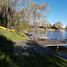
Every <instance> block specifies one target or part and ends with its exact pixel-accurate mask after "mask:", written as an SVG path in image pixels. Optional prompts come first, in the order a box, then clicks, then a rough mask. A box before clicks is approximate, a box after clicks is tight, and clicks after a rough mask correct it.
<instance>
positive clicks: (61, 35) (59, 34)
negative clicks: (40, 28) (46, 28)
mask: <svg viewBox="0 0 67 67" xmlns="http://www.w3.org/2000/svg"><path fill="white" fill-rule="evenodd" d="M48 37H49V39H54V40H58V39H59V40H65V39H67V32H66V31H64V32H56V31H55V32H48Z"/></svg>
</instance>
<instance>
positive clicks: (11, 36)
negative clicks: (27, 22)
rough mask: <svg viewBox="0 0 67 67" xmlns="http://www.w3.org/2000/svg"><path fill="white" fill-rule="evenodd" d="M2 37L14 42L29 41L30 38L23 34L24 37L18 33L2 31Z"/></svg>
mask: <svg viewBox="0 0 67 67" xmlns="http://www.w3.org/2000/svg"><path fill="white" fill-rule="evenodd" d="M0 35H3V36H5V37H6V38H7V39H9V40H12V41H21V40H27V39H29V37H28V36H26V35H25V34H23V35H22V36H21V35H19V34H17V33H16V32H9V31H8V30H3V29H0Z"/></svg>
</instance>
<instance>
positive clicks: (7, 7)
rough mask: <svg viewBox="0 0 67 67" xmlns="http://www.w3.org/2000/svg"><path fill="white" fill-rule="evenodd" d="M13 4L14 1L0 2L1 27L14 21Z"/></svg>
mask: <svg viewBox="0 0 67 67" xmlns="http://www.w3.org/2000/svg"><path fill="white" fill-rule="evenodd" d="M15 1H16V0H15ZM13 3H14V2H13V0H0V25H2V26H4V27H8V26H9V23H10V22H11V21H12V20H13V13H14V10H13Z"/></svg>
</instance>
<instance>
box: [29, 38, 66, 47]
mask: <svg viewBox="0 0 67 67" xmlns="http://www.w3.org/2000/svg"><path fill="white" fill-rule="evenodd" d="M29 43H31V44H32V45H35V44H37V45H40V46H67V41H58V40H49V39H44V40H31V41H29Z"/></svg>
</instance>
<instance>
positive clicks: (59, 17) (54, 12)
mask: <svg viewBox="0 0 67 67" xmlns="http://www.w3.org/2000/svg"><path fill="white" fill-rule="evenodd" d="M34 2H36V3H37V4H42V3H45V2H47V3H48V4H49V7H50V11H49V13H48V14H47V18H48V21H49V22H50V23H51V24H54V23H56V22H58V21H60V22H62V23H63V25H67V0H34Z"/></svg>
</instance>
